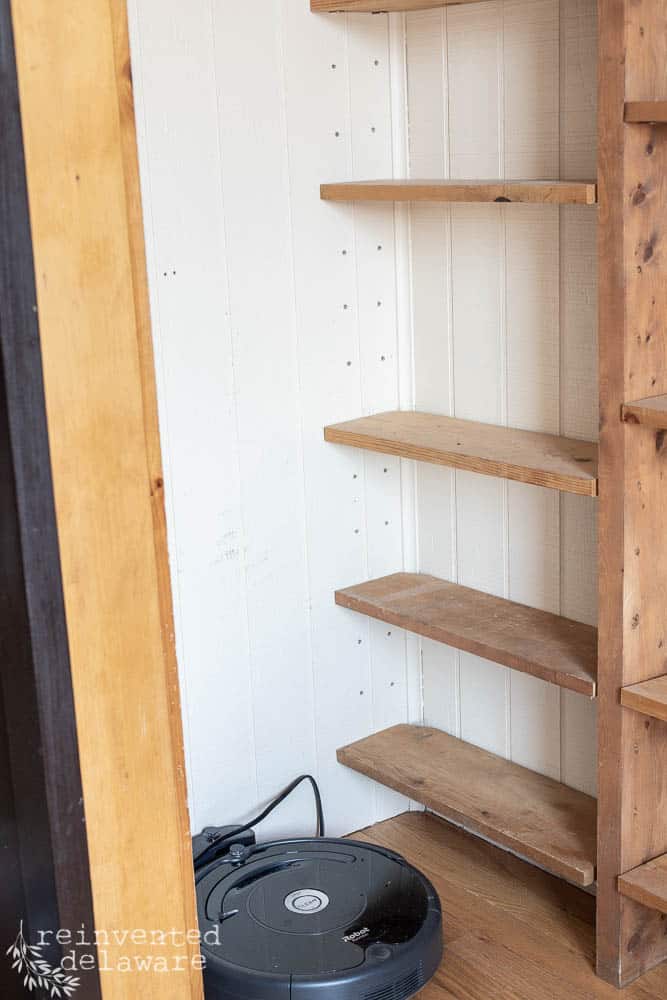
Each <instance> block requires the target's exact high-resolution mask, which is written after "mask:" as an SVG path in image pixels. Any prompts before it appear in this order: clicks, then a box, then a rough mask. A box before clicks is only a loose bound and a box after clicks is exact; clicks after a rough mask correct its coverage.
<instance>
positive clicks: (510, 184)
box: [320, 180, 597, 205]
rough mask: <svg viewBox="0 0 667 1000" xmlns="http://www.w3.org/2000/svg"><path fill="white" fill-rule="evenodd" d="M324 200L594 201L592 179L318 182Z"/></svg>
mask: <svg viewBox="0 0 667 1000" xmlns="http://www.w3.org/2000/svg"><path fill="white" fill-rule="evenodd" d="M320 195H321V197H322V199H323V200H324V201H450V202H452V201H455V202H531V203H534V204H540V205H543V204H549V205H594V204H595V203H596V201H597V186H596V184H595V183H594V182H593V181H496V180H485V181H445V180H423V181H422V180H414V181H413V180H410V181H408V180H405V181H390V180H387V181H347V182H344V183H340V184H322V186H321V188H320Z"/></svg>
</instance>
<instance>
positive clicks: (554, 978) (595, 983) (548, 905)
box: [354, 813, 667, 1000]
mask: <svg viewBox="0 0 667 1000" xmlns="http://www.w3.org/2000/svg"><path fill="white" fill-rule="evenodd" d="M354 836H355V839H357V840H366V841H370V842H371V843H374V844H381V845H383V846H385V847H389V848H391V849H392V850H395V851H398V852H399V853H400V854H403V855H404V856H405V857H406V858H408V860H409V861H411V862H412V863H413V864H415V865H416V866H417V867H418V868H420V869H421V870H422V871H423V872H424V873H425V874H426V875H427V876H428V877H429V878H430V879H431V881H432V882H433V884H434V885H435V887H436V889H437V890H438V893H439V894H440V898H441V900H442V907H443V920H444V928H445V958H444V960H443V963H442V966H441V967H440V970H439V972H438V973H437V975H436V977H435V979H434V980H432V982H431V983H430V984H429V985H428V986H427V987H426V989H425V990H423V991H422V992H421V993H420V994H419V997H420V1000H450V998H456V1000H546V998H549V1000H561V998H562V1000H593V998H601V1000H604V998H609V1000H611V998H613V997H615V998H616V1000H619V998H620V997H622V998H623V1000H667V963H666V964H665V965H664V966H662V967H659V968H657V969H654V970H653V971H652V972H649V973H647V975H645V976H643V977H642V978H641V979H639V980H637V981H636V982H635V983H634V984H633V985H632V986H629V987H628V988H627V989H625V990H623V991H618V990H616V989H614V987H612V986H609V985H607V984H606V983H603V982H602V981H601V980H600V979H598V978H597V977H596V975H595V973H594V971H593V956H594V949H595V926H594V925H595V900H594V898H593V896H591V895H590V894H588V893H586V892H584V891H583V890H582V889H577V888H575V887H574V886H570V885H568V884H567V883H565V882H562V881H561V880H560V879H557V878H554V877H553V876H552V875H548V874H547V873H546V872H542V871H540V870H539V869H537V868H534V867H532V866H531V865H528V864H526V863H525V862H523V861H519V860H518V859H517V858H515V857H513V856H512V855H510V854H507V853H506V852H505V851H501V850H499V849H498V848H495V847H491V846H490V845H488V844H485V843H484V842H483V841H480V840H478V839H477V838H475V837H472V836H471V835H470V834H467V833H464V832H463V831H461V830H459V829H457V828H456V827H453V826H451V825H450V824H448V823H445V822H444V821H442V820H440V819H437V818H436V817H435V816H432V815H430V814H427V813H404V814H403V815H402V816H397V817H396V818H395V819H390V820H387V821H386V822H385V823H378V824H377V825H376V826H372V827H369V828H368V829H366V830H363V831H362V832H361V833H358V834H355V835H354ZM666 927H667V923H666Z"/></svg>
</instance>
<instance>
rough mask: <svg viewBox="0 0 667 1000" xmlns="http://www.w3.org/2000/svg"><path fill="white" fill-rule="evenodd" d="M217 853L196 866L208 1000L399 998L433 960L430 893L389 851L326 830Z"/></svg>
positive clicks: (412, 990) (435, 928)
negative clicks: (339, 837) (321, 834)
mask: <svg viewBox="0 0 667 1000" xmlns="http://www.w3.org/2000/svg"><path fill="white" fill-rule="evenodd" d="M250 839H252V838H250ZM226 850H227V853H226V854H225V855H224V856H222V857H219V858H216V859H215V860H214V861H213V862H212V863H210V864H208V865H207V866H206V867H204V868H202V869H201V870H200V871H199V872H198V873H197V906H198V915H199V925H200V931H201V934H202V939H203V943H202V955H203V957H204V960H205V970H204V983H205V992H206V997H207V1000H407V998H408V997H413V996H414V995H415V994H416V993H418V992H419V990H421V989H422V988H423V987H424V986H425V985H426V983H427V982H428V981H429V979H430V978H431V977H432V976H433V974H434V973H435V971H436V969H437V968H438V966H439V964H440V961H441V958H442V951H443V946H442V916H441V907H440V901H439V899H438V896H437V894H436V892H435V889H434V888H433V886H432V885H431V883H430V882H429V881H428V879H426V878H425V877H424V876H423V875H422V874H421V873H420V872H418V871H417V870H416V869H415V868H413V867H412V866H411V865H409V864H408V862H407V861H405V860H404V858H402V857H401V856H400V855H398V854H394V853H393V852H391V851H388V850H385V849H384V848H380V847H375V846H373V845H370V844H365V843H364V844H362V843H357V842H356V841H350V840H337V839H328V838H326V837H317V838H314V839H303V840H289V841H276V842H273V843H266V844H254V843H250V842H248V840H247V839H246V842H243V841H241V842H239V843H233V844H231V845H230V846H228V847H227V849H226Z"/></svg>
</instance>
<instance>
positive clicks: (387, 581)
mask: <svg viewBox="0 0 667 1000" xmlns="http://www.w3.org/2000/svg"><path fill="white" fill-rule="evenodd" d="M336 604H338V605H339V606H340V607H343V608H348V609H349V610H350V611H356V612H357V613H358V614H362V615H368V616H369V617H370V618H375V619H377V620H378V621H382V622H387V623H388V624H390V625H396V627H397V628H403V629H406V630H407V631H409V632H413V633H414V634H416V635H422V636H425V637H426V638H428V639H433V640H434V641H435V642H443V643H446V644H447V645H448V646H452V647H453V648H454V649H463V650H465V651H466V652H468V653H473V654H474V655H475V656H482V657H484V658H485V659H487V660H492V661H493V662H494V663H501V664H503V666H506V667H510V668H511V669H512V670H519V671H521V672H522V673H526V674H531V675H532V676H533V677H540V678H541V679H542V680H544V681H548V682H549V683H551V684H558V685H559V686H560V687H564V688H568V689H569V690H570V691H577V692H578V693H579V694H583V695H587V696H588V697H589V698H594V697H595V683H596V681H595V677H596V670H597V629H594V628H592V627H591V626H590V625H582V624H581V623H580V622H575V621H570V620H569V619H567V618H561V617H560V616H559V615H552V614H549V613H548V612H546V611H540V610H539V609H537V608H530V607H527V606H526V605H524V604H516V603H515V602H514V601H507V600H505V599H504V598H502V597H493V596H492V595H491V594H484V593H482V592H481V591H479V590H472V589H471V588H470V587H462V586H460V584H457V583H450V582H448V581H446V580H439V579H437V577H434V576H428V575H426V574H424V573H394V574H393V575H392V576H385V577H382V578H381V579H379V580H370V581H369V582H368V583H361V584H358V585H357V586H356V587H347V588H346V589H345V590H338V591H337V592H336Z"/></svg>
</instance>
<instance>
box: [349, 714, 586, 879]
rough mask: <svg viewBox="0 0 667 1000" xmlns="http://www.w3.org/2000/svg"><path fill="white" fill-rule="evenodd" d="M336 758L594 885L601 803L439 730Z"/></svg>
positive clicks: (398, 730)
mask: <svg viewBox="0 0 667 1000" xmlns="http://www.w3.org/2000/svg"><path fill="white" fill-rule="evenodd" d="M338 760H339V762H340V763H341V764H344V765H345V766H346V767H350V768H352V769H353V770H355V771H358V772H360V773H361V774H365V775H367V776H368V777H369V778H373V779H374V780H375V781H379V782H380V783H381V784H383V785H387V786H388V787H389V788H393V789H395V790H396V791H399V792H401V793H402V794H404V795H407V796H409V797H410V798H411V799H414V800H415V801H416V802H420V803H422V804H423V805H425V806H427V807H428V808H429V809H433V810H434V811H435V812H437V813H439V814H440V815H442V816H444V817H445V818H446V819H449V820H451V821H452V822H454V823H459V824H460V825H461V826H464V827H465V828H466V829H468V830H470V831H471V832H473V833H477V834H479V835H481V836H483V837H487V838H488V839H489V840H492V841H494V842H495V843H496V844H499V845H500V846H502V847H505V848H508V849H509V850H511V851H514V852H516V853H517V854H520V855H522V856H523V857H524V858H526V859H528V860H530V861H533V862H535V863H536V864H538V865H539V866H540V867H542V868H545V869H546V870H547V871H550V872H553V874H555V875H560V876H561V877H563V878H566V879H568V880H569V881H571V882H574V883H576V884H577V885H582V886H586V885H590V884H591V883H592V882H593V881H594V880H595V853H596V843H595V840H596V803H595V799H593V798H591V797H590V796H588V795H584V794H583V793H582V792H578V791H575V790H574V789H572V788H568V787H567V786H566V785H562V784H561V783H560V782H558V781H554V780H553V779H552V778H546V777H544V776H543V775H540V774H536V773H535V772H534V771H529V770H528V769H527V768H524V767H519V766H518V765H517V764H513V763H512V762H511V761H508V760H505V759H504V758H502V757H497V756H495V755H494V754H491V753H487V751H485V750H481V749H479V748H478V747H474V746H472V745H471V744H469V743H464V742H463V741H462V740H458V739H456V737H454V736H449V735H448V734H446V733H443V732H440V731H439V730H437V729H430V728H428V727H420V726H406V725H402V726H394V727H393V728H391V729H386V730H384V731H383V732H380V733H376V734H375V735H373V736H369V737H367V738H366V739H363V740H359V742H358V743H353V744H351V745H350V746H347V747H343V748H342V749H341V750H339V751H338Z"/></svg>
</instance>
